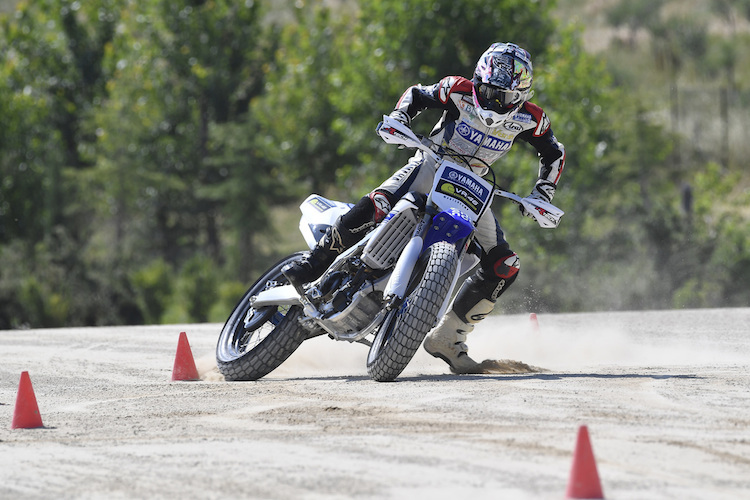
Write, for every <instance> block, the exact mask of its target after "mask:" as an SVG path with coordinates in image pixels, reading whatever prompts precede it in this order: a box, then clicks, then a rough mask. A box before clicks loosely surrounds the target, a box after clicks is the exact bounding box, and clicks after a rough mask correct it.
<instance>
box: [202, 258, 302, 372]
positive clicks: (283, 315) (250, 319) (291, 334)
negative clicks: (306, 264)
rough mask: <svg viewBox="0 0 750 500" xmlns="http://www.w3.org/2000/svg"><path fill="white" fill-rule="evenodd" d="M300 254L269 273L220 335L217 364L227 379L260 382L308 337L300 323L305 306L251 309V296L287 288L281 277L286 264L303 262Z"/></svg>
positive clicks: (233, 312)
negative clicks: (267, 290) (268, 289)
mask: <svg viewBox="0 0 750 500" xmlns="http://www.w3.org/2000/svg"><path fill="white" fill-rule="evenodd" d="M303 255H304V254H303V253H302V252H298V253H295V254H292V255H290V256H289V257H286V258H285V259H282V260H281V261H279V262H278V263H276V264H275V265H274V266H273V267H271V269H269V270H268V271H266V273H265V274H263V276H261V277H260V278H259V279H258V281H256V282H255V283H254V284H253V285H252V286H251V287H250V288H249V289H248V291H247V292H246V293H245V295H244V296H243V297H242V300H240V302H239V303H238V304H237V306H236V307H235V308H234V310H233V311H232V314H231V315H230V316H229V319H228V320H227V322H226V323H225V324H224V328H223V329H222V330H221V334H220V335H219V341H218V343H217V345H216V364H217V366H218V368H219V371H220V372H221V373H222V374H223V375H224V378H225V379H226V380H231V381H238V380H258V379H259V378H261V377H264V376H265V375H268V374H269V373H271V372H272V371H273V370H275V369H276V368H278V367H279V365H281V363H283V362H284V361H286V359H287V358H288V357H289V356H291V355H292V353H293V352H294V351H296V350H297V348H298V347H299V346H300V344H302V342H304V340H305V339H306V338H307V336H308V332H307V330H305V329H304V328H303V327H302V325H300V323H299V321H298V320H299V318H300V316H301V314H302V308H301V306H266V307H262V308H260V309H258V310H255V309H253V308H252V307H251V306H250V300H249V299H250V297H252V296H254V295H257V294H258V293H260V292H261V291H263V290H265V289H267V288H271V287H275V286H281V285H286V284H287V283H288V282H287V279H286V278H285V277H284V275H283V274H281V268H282V267H284V266H285V265H286V264H288V263H290V262H293V261H295V260H299V259H301V258H302V256H303Z"/></svg>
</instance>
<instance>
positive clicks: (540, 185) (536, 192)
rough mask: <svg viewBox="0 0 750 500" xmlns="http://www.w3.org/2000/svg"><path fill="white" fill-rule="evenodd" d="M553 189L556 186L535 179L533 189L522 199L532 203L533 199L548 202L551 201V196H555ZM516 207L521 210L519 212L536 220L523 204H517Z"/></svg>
mask: <svg viewBox="0 0 750 500" xmlns="http://www.w3.org/2000/svg"><path fill="white" fill-rule="evenodd" d="M555 189H556V186H555V185H554V184H552V183H551V182H548V181H542V180H539V181H537V183H536V186H534V189H532V190H531V194H530V195H529V196H527V197H526V198H524V200H529V201H531V202H532V203H533V202H534V201H544V202H547V203H550V202H551V201H552V197H553V196H555ZM518 208H519V210H520V211H521V214H523V215H525V216H526V217H529V218H530V219H534V220H536V217H534V215H532V214H531V212H529V211H528V210H526V208H525V207H524V206H523V205H518Z"/></svg>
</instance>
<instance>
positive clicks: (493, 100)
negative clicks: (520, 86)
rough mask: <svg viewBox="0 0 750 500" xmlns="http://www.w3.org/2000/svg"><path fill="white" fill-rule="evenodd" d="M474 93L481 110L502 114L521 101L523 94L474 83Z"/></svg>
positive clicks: (487, 84)
mask: <svg viewBox="0 0 750 500" xmlns="http://www.w3.org/2000/svg"><path fill="white" fill-rule="evenodd" d="M474 93H475V94H476V96H477V101H478V102H479V105H480V106H482V108H484V109H486V110H489V111H494V112H495V113H500V114H504V113H507V112H508V111H510V110H511V109H513V107H514V106H516V105H517V104H519V103H520V102H521V100H522V99H523V92H519V91H517V90H504V89H501V88H500V87H496V86H494V85H490V84H489V83H481V82H478V83H474Z"/></svg>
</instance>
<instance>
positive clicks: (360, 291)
mask: <svg viewBox="0 0 750 500" xmlns="http://www.w3.org/2000/svg"><path fill="white" fill-rule="evenodd" d="M377 131H378V134H379V135H380V137H381V138H382V139H383V140H384V141H385V142H386V143H389V144H395V145H399V146H403V147H406V148H414V149H417V150H419V151H421V152H422V154H424V155H429V156H431V157H432V158H433V159H434V160H435V161H436V162H437V172H436V175H435V178H434V183H433V186H432V190H431V191H430V192H429V193H427V194H426V195H425V194H420V193H415V192H411V193H407V194H406V195H405V196H404V197H402V198H401V199H400V200H399V201H398V202H397V203H396V204H395V205H394V206H393V208H392V209H391V211H390V212H389V213H388V215H387V216H386V217H385V218H384V219H383V221H382V222H380V223H379V224H378V225H377V226H375V227H374V228H373V229H372V230H371V231H370V232H369V233H367V235H366V236H365V237H364V238H363V239H362V240H361V241H360V242H359V243H357V244H356V245H354V246H352V247H351V248H349V249H348V250H346V251H345V252H343V253H342V254H341V255H339V256H338V257H337V258H336V260H335V261H334V262H333V263H332V264H331V265H330V267H329V268H328V270H327V271H326V272H325V273H323V275H322V276H321V277H320V278H319V279H318V280H316V281H314V282H312V283H310V284H308V285H306V288H305V290H304V294H303V295H300V294H299V293H298V292H297V291H296V290H295V288H294V287H293V286H292V285H290V284H289V283H288V281H287V280H286V278H285V277H284V275H283V274H282V272H281V269H282V268H283V267H284V266H285V265H286V264H288V263H290V262H293V261H295V260H299V259H302V258H303V256H304V255H305V253H304V252H297V253H294V254H292V255H289V256H288V257H285V258H284V259H282V260H281V261H279V262H278V263H277V264H275V265H274V266H272V267H271V268H270V269H269V270H268V271H266V272H265V273H264V274H263V275H262V276H261V277H260V278H259V279H258V280H257V281H256V282H255V283H254V284H253V285H252V286H251V287H250V288H249V289H248V291H247V292H246V293H245V295H244V296H243V297H242V299H241V300H240V302H239V303H238V305H237V306H236V307H235V309H234V311H232V314H231V315H230V316H229V319H228V320H227V322H226V324H225V325H224V328H223V329H222V331H221V334H220V336H219V340H218V344H217V347H216V361H217V365H218V368H219V371H220V372H221V373H222V374H223V375H224V377H225V379H226V380H257V379H259V378H261V377H263V376H265V375H267V374H269V373H270V372H271V371H273V370H274V369H276V368H277V367H278V366H280V365H281V364H282V363H283V362H284V361H285V360H286V359H287V358H288V357H289V356H290V355H291V354H292V353H293V352H294V351H295V350H296V349H297V348H298V347H299V346H300V345H301V344H302V342H304V341H305V340H308V339H311V338H313V337H317V336H319V335H325V334H327V335H328V336H329V337H331V338H332V339H334V340H340V341H347V342H358V343H362V344H365V345H367V346H369V353H368V356H367V372H368V374H369V376H370V378H372V379H373V380H376V381H381V382H384V381H392V380H394V379H395V378H396V377H398V376H399V375H400V374H401V372H402V371H403V370H404V368H406V366H407V365H408V363H409V362H410V361H411V359H412V357H413V356H414V354H415V353H416V352H417V349H418V348H419V346H420V345H421V343H422V341H423V340H424V338H425V336H426V335H427V333H428V332H429V331H430V330H431V329H432V328H433V327H434V326H435V325H436V324H437V321H438V319H439V318H441V317H442V315H443V314H444V313H445V311H446V309H447V308H448V305H449V302H450V300H451V298H452V296H453V292H454V290H457V285H458V283H459V279H460V278H461V277H466V275H467V274H468V273H469V272H470V271H471V270H472V269H473V268H474V267H475V266H476V265H477V264H478V263H479V252H480V251H479V248H478V245H477V244H476V243H475V242H474V237H473V236H474V232H475V225H476V223H477V221H478V220H479V218H480V217H481V215H482V214H483V213H484V211H485V210H490V206H491V204H492V200H493V198H494V197H495V196H501V197H504V198H507V199H510V200H511V201H513V202H515V203H517V204H520V205H522V206H523V207H524V210H525V212H526V213H528V214H531V216H532V217H533V218H534V219H535V220H536V221H537V222H538V223H539V225H540V226H542V227H545V228H552V227H557V225H558V224H559V223H560V218H561V217H562V216H563V211H562V210H560V209H558V208H557V207H555V206H554V205H552V204H550V203H546V202H544V201H541V200H535V199H533V198H521V197H520V196H518V195H516V194H514V193H511V192H508V191H504V190H502V189H499V188H497V187H496V186H494V182H493V183H492V184H491V183H490V182H488V181H487V180H485V179H484V178H482V177H480V176H479V175H477V174H475V173H474V172H472V171H471V170H470V169H469V168H467V167H465V166H461V165H460V164H458V163H456V161H461V158H462V155H460V154H458V153H456V152H455V151H451V150H447V148H443V147H441V146H439V145H438V144H435V143H433V142H432V141H430V140H429V139H428V138H426V137H421V136H418V135H416V134H415V133H414V132H413V131H412V130H411V129H410V128H409V127H407V126H406V125H403V124H402V123H401V122H399V121H397V120H394V119H393V118H391V117H389V116H384V117H383V122H381V123H380V124H379V125H378V129H377ZM467 165H468V162H467ZM488 167H489V166H488ZM489 171H490V172H491V169H489ZM351 206H352V205H351V204H346V203H342V202H338V201H333V200H329V199H326V198H324V197H322V196H318V195H315V194H313V195H310V196H309V197H308V198H307V199H306V200H305V201H304V202H303V203H302V205H301V206H300V209H301V211H302V217H301V219H300V231H301V232H302V234H303V236H304V238H305V241H306V243H307V244H308V246H309V247H310V248H313V247H314V246H315V244H316V243H317V241H318V240H319V239H320V238H321V237H322V236H323V235H324V234H325V232H326V229H327V228H328V227H329V226H331V225H333V224H334V223H335V221H336V220H337V219H338V217H339V216H341V215H343V214H344V213H346V212H347V211H348V210H349V208H350V207H351Z"/></svg>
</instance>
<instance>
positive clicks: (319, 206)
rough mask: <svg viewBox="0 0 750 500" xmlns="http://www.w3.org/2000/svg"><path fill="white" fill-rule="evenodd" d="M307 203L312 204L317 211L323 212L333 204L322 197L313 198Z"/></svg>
mask: <svg viewBox="0 0 750 500" xmlns="http://www.w3.org/2000/svg"><path fill="white" fill-rule="evenodd" d="M308 203H310V205H312V206H313V207H314V208H315V210H317V211H318V212H325V211H326V210H328V209H330V208H333V205H332V204H330V203H329V202H328V201H326V200H324V199H323V198H317V197H316V198H313V199H312V200H310V201H309V202H308Z"/></svg>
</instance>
